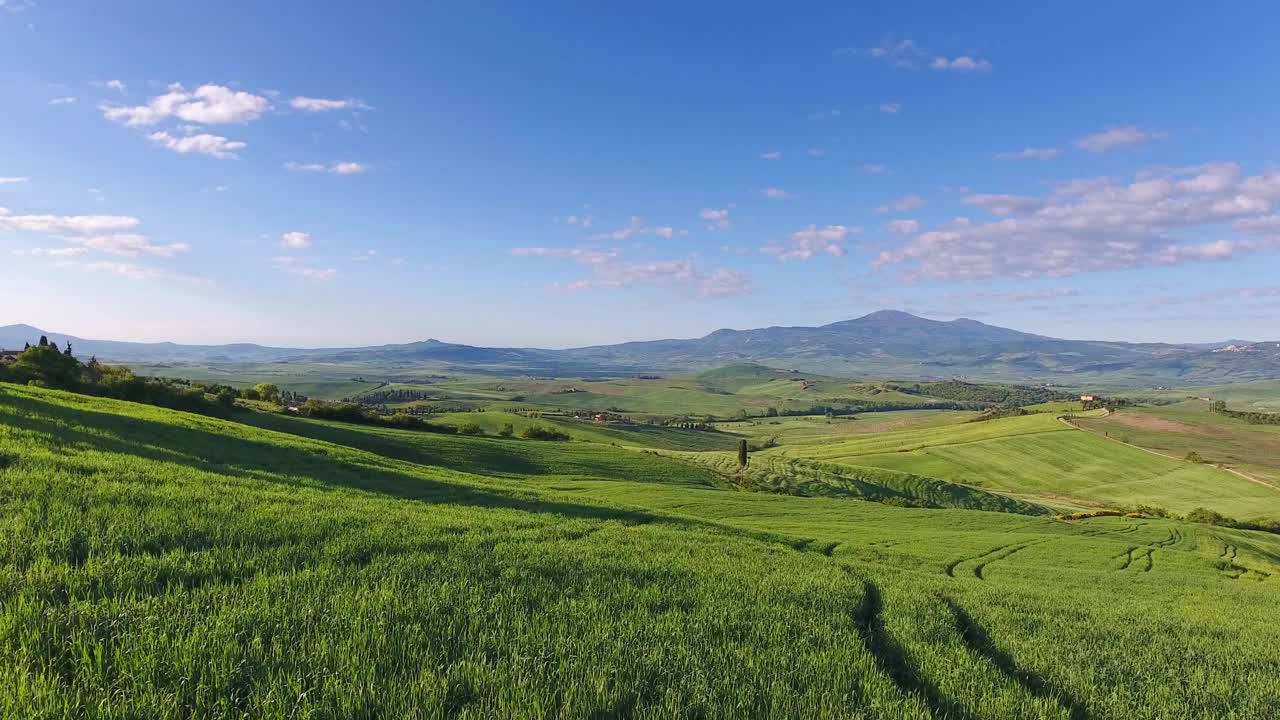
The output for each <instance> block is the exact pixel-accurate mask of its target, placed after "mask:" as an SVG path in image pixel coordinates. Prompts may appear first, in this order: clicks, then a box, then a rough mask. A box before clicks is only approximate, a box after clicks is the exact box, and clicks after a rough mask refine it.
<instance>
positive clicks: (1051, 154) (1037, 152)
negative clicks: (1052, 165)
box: [996, 147, 1062, 160]
mask: <svg viewBox="0 0 1280 720" xmlns="http://www.w3.org/2000/svg"><path fill="white" fill-rule="evenodd" d="M1060 155H1062V151H1061V150H1059V149H1058V148H1035V147H1029V148H1023V149H1022V150H1019V151H1017V152H1004V153H999V154H997V155H996V159H997V160H1053V159H1055V158H1057V157H1059V156H1060Z"/></svg>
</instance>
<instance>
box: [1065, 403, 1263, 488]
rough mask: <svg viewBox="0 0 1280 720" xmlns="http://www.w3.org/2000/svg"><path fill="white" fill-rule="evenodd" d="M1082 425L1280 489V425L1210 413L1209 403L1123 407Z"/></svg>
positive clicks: (1094, 430) (1125, 440)
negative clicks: (1193, 457)
mask: <svg viewBox="0 0 1280 720" xmlns="http://www.w3.org/2000/svg"><path fill="white" fill-rule="evenodd" d="M1080 425H1081V427H1084V428H1087V429H1089V430H1091V431H1093V432H1097V433H1101V434H1103V435H1104V436H1109V437H1112V438H1116V439H1120V440H1123V441H1124V442H1127V443H1132V444H1134V445H1137V446H1140V447H1144V448H1150V449H1152V450H1156V451H1158V452H1161V453H1164V454H1166V455H1171V456H1173V457H1185V456H1186V455H1187V453H1191V452H1195V453H1197V454H1199V455H1200V456H1201V457H1202V458H1203V459H1204V461H1205V462H1206V463H1212V464H1215V465H1222V466H1223V467H1228V468H1232V469H1235V470H1239V471H1241V472H1244V473H1246V474H1247V475H1249V476H1250V477H1255V478H1257V479H1260V480H1262V481H1264V482H1268V483H1271V484H1273V485H1275V486H1277V488H1280V426H1277V425H1251V424H1249V423H1247V422H1245V421H1243V420H1237V419H1234V418H1230V417H1227V416H1224V415H1217V414H1214V413H1210V412H1207V411H1206V407H1205V403H1202V402H1196V403H1179V404H1176V405H1170V406H1166V407H1141V408H1125V409H1122V410H1120V411H1119V412H1117V413H1115V414H1113V415H1111V416H1109V417H1105V418H1094V419H1089V420H1082V421H1080Z"/></svg>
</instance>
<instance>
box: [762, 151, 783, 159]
mask: <svg viewBox="0 0 1280 720" xmlns="http://www.w3.org/2000/svg"><path fill="white" fill-rule="evenodd" d="M780 157H782V153H781V152H778V151H777V150H773V151H771V152H767V153H760V158H761V159H763V160H777V159H778V158H780Z"/></svg>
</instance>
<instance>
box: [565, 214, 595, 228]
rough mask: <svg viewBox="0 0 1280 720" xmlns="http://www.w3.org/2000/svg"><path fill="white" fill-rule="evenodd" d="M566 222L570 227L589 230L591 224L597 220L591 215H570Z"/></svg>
mask: <svg viewBox="0 0 1280 720" xmlns="http://www.w3.org/2000/svg"><path fill="white" fill-rule="evenodd" d="M564 221H565V222H566V223H568V224H570V225H577V226H578V227H584V228H589V227H591V224H592V223H593V222H595V218H594V217H592V216H591V215H589V214H586V215H570V216H569V217H567V218H565V220H564Z"/></svg>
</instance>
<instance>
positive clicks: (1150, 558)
mask: <svg viewBox="0 0 1280 720" xmlns="http://www.w3.org/2000/svg"><path fill="white" fill-rule="evenodd" d="M1184 539H1185V536H1184V535H1183V534H1182V531H1180V530H1178V529H1177V528H1170V529H1169V537H1167V538H1165V539H1163V540H1156V541H1154V542H1149V543H1147V544H1146V545H1135V546H1133V547H1131V548H1129V549H1128V550H1125V551H1124V552H1122V553H1120V554H1119V555H1116V556H1114V557H1112V558H1111V559H1112V560H1119V559H1120V558H1125V561H1124V564H1122V565H1121V566H1120V567H1118V568H1116V571H1117V572H1119V571H1121V570H1128V569H1129V568H1131V567H1133V566H1134V565H1133V563H1134V561H1138V562H1140V563H1141V565H1140V566H1139V567H1138V568H1137V570H1138V571H1140V572H1151V569H1152V568H1153V567H1155V552H1156V550H1164V549H1166V548H1169V547H1172V546H1174V545H1177V544H1178V543H1180V542H1182V541H1183V540H1184ZM1138 550H1143V551H1144V552H1140V553H1138V554H1137V555H1134V552H1135V551H1138Z"/></svg>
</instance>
